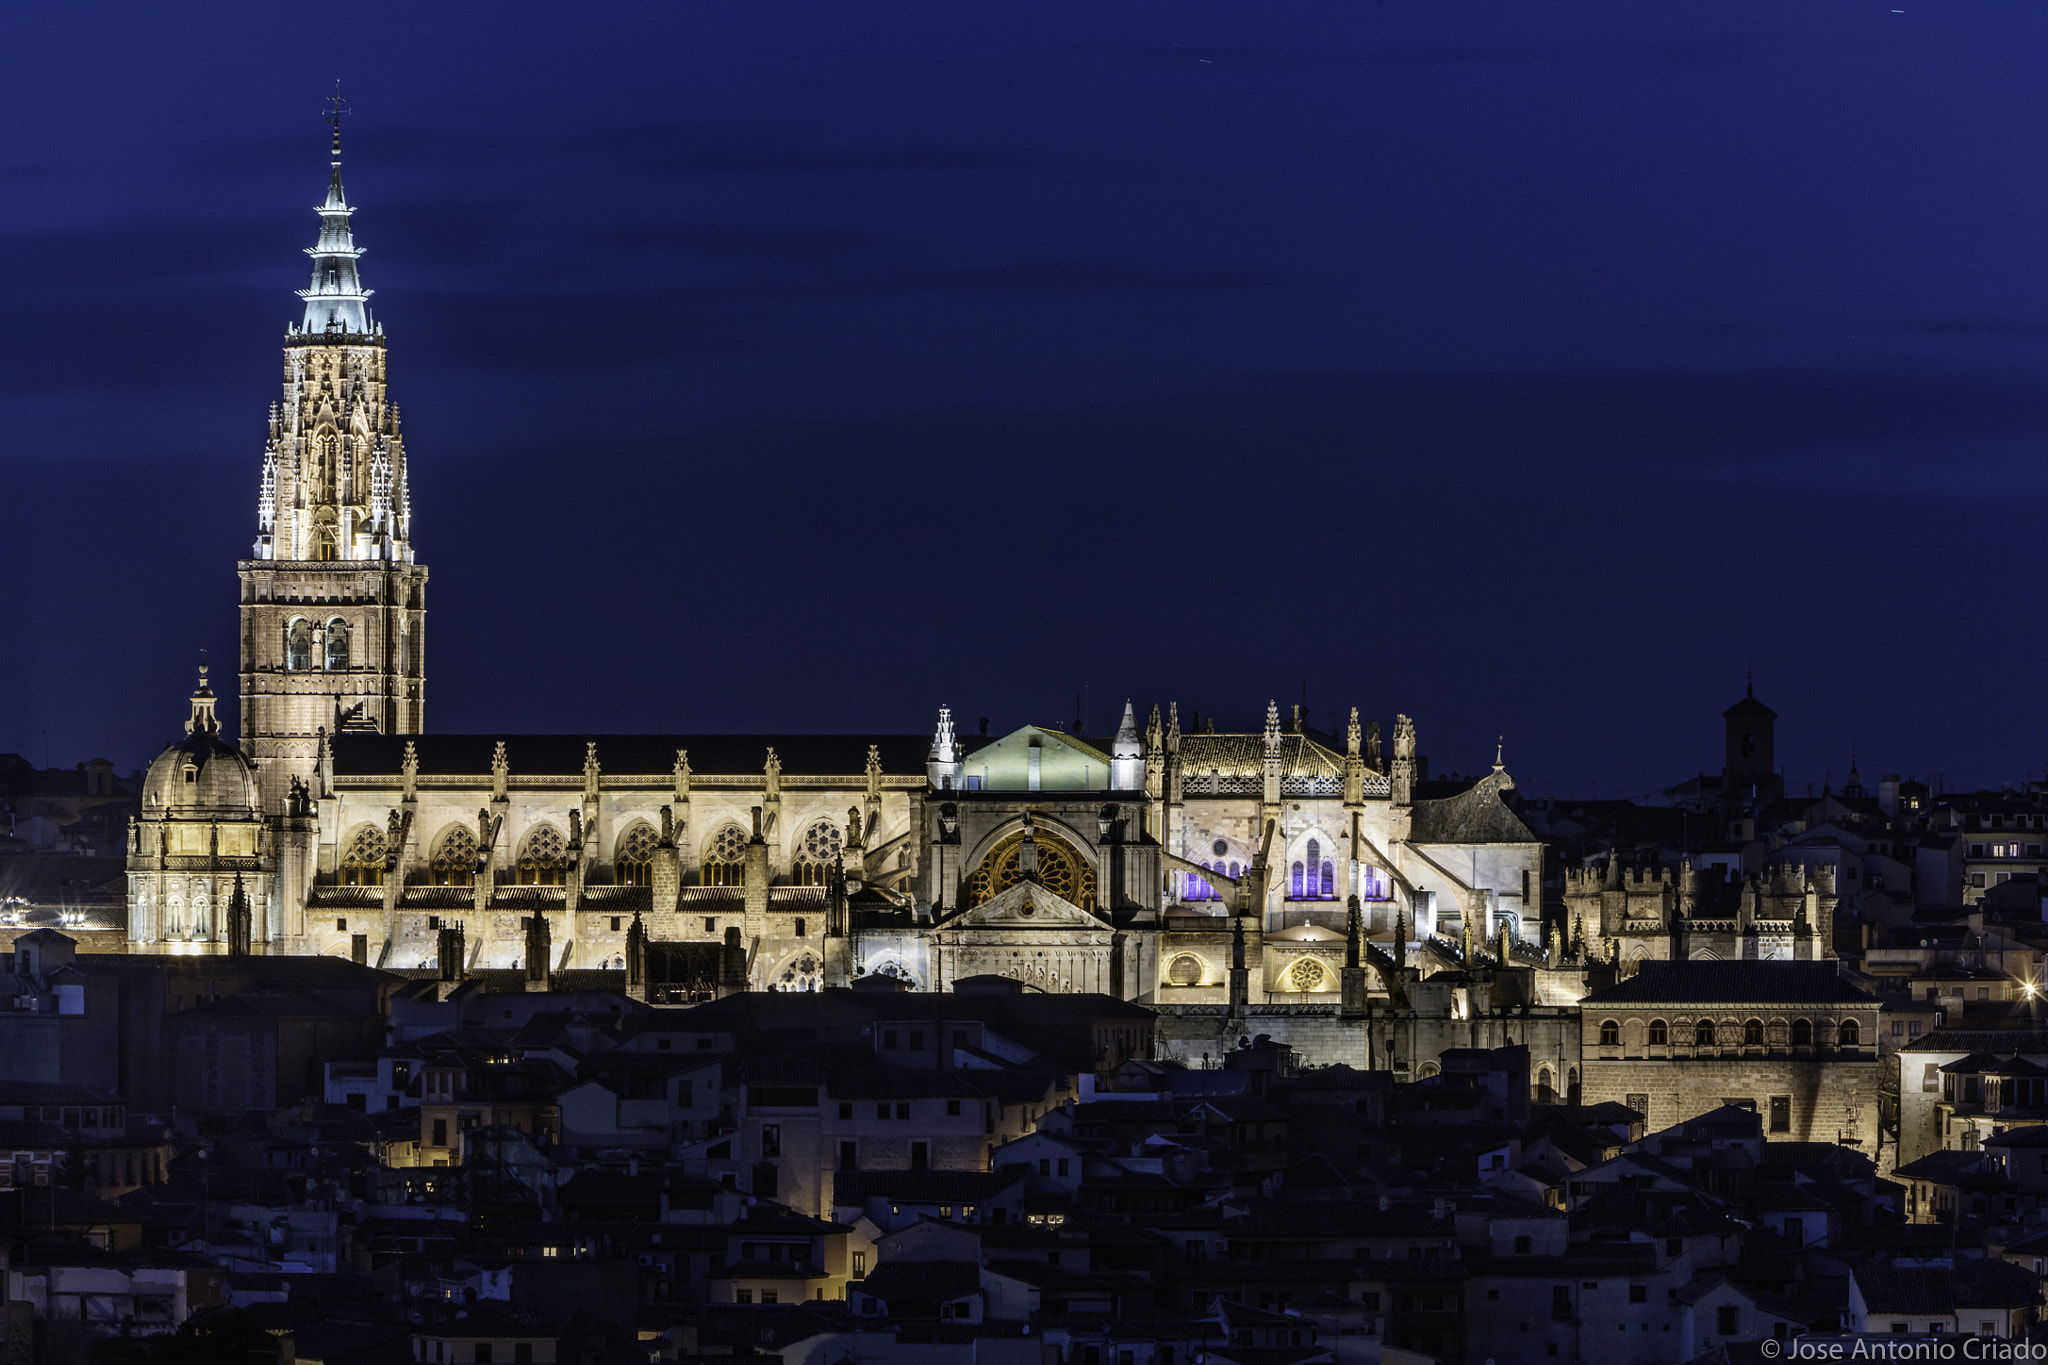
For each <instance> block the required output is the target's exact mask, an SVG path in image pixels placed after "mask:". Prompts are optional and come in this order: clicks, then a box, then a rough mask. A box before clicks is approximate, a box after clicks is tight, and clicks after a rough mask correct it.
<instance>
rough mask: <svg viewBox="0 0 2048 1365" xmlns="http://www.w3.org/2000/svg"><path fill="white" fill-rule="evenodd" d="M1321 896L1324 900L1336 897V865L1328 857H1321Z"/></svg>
mask: <svg viewBox="0 0 2048 1365" xmlns="http://www.w3.org/2000/svg"><path fill="white" fill-rule="evenodd" d="M1321 894H1322V898H1323V899H1324V900H1326V901H1331V900H1335V899H1337V867H1336V864H1335V863H1334V862H1332V861H1331V860H1330V859H1328V858H1325V859H1323V889H1322V893H1321Z"/></svg>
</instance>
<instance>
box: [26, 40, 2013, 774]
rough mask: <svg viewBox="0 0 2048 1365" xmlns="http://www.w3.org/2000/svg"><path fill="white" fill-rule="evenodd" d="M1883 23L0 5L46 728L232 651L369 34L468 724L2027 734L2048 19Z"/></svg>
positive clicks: (393, 229)
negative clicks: (238, 575)
mask: <svg viewBox="0 0 2048 1365" xmlns="http://www.w3.org/2000/svg"><path fill="white" fill-rule="evenodd" d="M1901 7H1902V8H1903V9H1904V12H1903V13H1900V12H1898V11H1897V10H1895V9H1894V8H1893V7H1892V6H1891V5H1890V4H1888V3H1885V0H1877V3H1856V4H1837V3H1821V2H1819V0H1801V3H1799V4H1797V5H1787V4H1784V3H1783V0H1770V3H1731V2H1730V0H1713V3H1703V4H1693V3H1665V2H1662V0H1660V3H1656V4H1645V3H1642V2H1641V0H1627V3H1612V4H1594V3H1574V4H1532V3H1527V0H1517V2H1516V3H1500V4H1482V3H1471V2H1470V0H1451V2H1449V3H1445V2H1442V0H1429V3H1422V2H1421V0H1393V2H1390V3H1378V4H1374V3H1365V2H1364V0H1345V2H1344V3H1341V4H1309V3H1295V4H1289V5H1285V6H1274V5H1257V6H1254V5H1246V4H1228V5H1226V4H1213V3H1190V0H1173V2H1172V3H1157V4H1145V3H1128V2H1127V3H1118V4H1114V5H1105V4H1102V3H1101V2H1100V0H1089V2H1088V3H1071V4H1070V3H1053V2H1050V0H1032V2H1031V3H1028V4H1026V3H983V2H981V0H969V2H963V0H944V3H934V4H910V3H873V4H863V5H853V4H845V3H832V4H822V5H821V4H802V5H793V4H781V3H773V2H772V0H746V3H716V4H701V3H690V4H639V5H626V4H620V5H561V4H547V5H536V4H520V3H496V4H491V5H469V4H434V5H422V4H417V3H410V4H403V5H387V4H375V3H357V4H348V5H342V6H332V5H330V6H307V5H278V4H275V3H265V4H254V3H247V4H225V3H212V4H207V5H204V6H200V7H178V6H161V5H147V6H146V5H142V4H123V5H85V6H30V5H16V6H12V7H9V9H8V10H7V11H6V14H5V17H4V18H0V52H4V53H5V59H4V60H5V69H6V75H7V79H6V81H5V83H4V86H0V107H4V116H5V124H6V128H7V135H6V137H5V139H4V141H0V478H4V483H0V487H4V489H5V494H4V503H0V505H4V507H5V510H6V513H7V515H6V516H5V518H4V521H0V570H4V573H5V580H4V581H5V589H6V591H5V597H4V603H5V605H4V607H0V751H7V750H16V751H19V752H22V753H24V754H27V755H29V756H30V757H31V758H33V759H34V760H35V761H36V762H38V763H41V762H42V761H43V759H44V754H45V752H46V745H47V753H48V756H49V758H50V759H51V760H52V761H54V762H56V763H59V764H65V765H68V764H71V763H74V762H77V761H79V760H81V759H84V758H87V757H91V756H93V755H96V754H105V755H107V756H108V757H111V758H113V759H114V760H115V761H116V762H117V763H118V764H119V765H120V766H121V767H122V768H123V769H126V768H129V767H132V766H139V765H141V764H143V763H146V762H147V761H148V759H149V757H150V756H152V755H153V754H154V753H155V751H156V749H157V748H158V746H160V745H161V744H162V743H163V742H165V741H166V740H167V739H169V738H170V737H171V736H173V735H174V734H176V733H178V732H179V729H180V723H181V721H182V719H183V716H184V713H185V703H184V696H185V694H186V693H187V692H188V691H189V689H190V682H191V676H192V669H193V665H194V664H195V663H196V662H197V661H198V658H199V652H200V650H202V649H205V650H207V651H208V652H209V653H208V657H209V658H211V659H212V660H213V661H214V662H215V665H216V673H217V674H225V675H226V677H225V678H224V679H223V681H224V682H225V683H226V684H227V685H226V686H225V687H223V689H222V690H223V691H224V692H226V693H229V694H231V693H232V691H233V682H232V675H233V668H234V664H233V660H234V657H235V654H234V647H235V608H234V602H235V588H236V580H235V572H234V570H235V561H236V560H237V559H238V558H240V557H242V556H244V555H246V554H248V553H249V547H250V542H251V540H252V539H253V537H254V534H255V514H256V483H257V472H258V460H259V456H260V454H261V449H262V440H263V434H264V414H265V410H266V408H267V405H268V404H269V403H270V402H271V401H272V400H273V399H274V398H275V397H276V396H277V392H278V387H277V386H278V375H279V355H278V347H279V345H280V343H281V340H282V333H283V329H284V327H285V325H286V324H287V323H288V322H290V321H293V320H295V319H296V318H297V317H298V315H299V303H298V300H297V299H296V298H295V297H294V295H293V291H294V290H296V289H299V288H302V287H304V286H305V284H306V277H307V273H308V266H307V262H306V257H305V255H304V254H303V248H305V247H306V246H309V245H310V244H311V243H312V241H313V237H314V229H315V226H316V220H315V217H314V214H313V212H312V207H313V205H314V204H316V203H317V202H318V201H319V198H320V196H321V194H322V192H323V189H324V186H325V182H326V174H327V170H326V157H325V146H324V140H325V137H326V127H325V125H323V124H322V123H321V122H320V121H319V117H318V116H319V113H320V110H321V107H322V99H323V97H324V96H325V94H326V93H328V91H329V89H330V88H331V87H332V84H333V82H334V80H335V78H336V77H337V76H338V77H340V78H341V80H342V81H343V83H344V88H345V91H346V93H347V96H348V99H349V103H350V104H351V105H352V106H353V108H354V110H355V114H354V116H353V117H352V118H351V119H350V120H349V121H348V122H347V124H346V128H345V138H346V153H345V156H346V162H347V164H346V170H345V174H346V183H347V186H348V191H349V197H350V199H351V201H352V202H353V203H354V204H356V205H357V206H358V208H359V212H358V213H357V214H356V217H355V224H354V225H355V230H356V239H357V242H358V243H359V244H360V245H363V246H366V247H367V248H368V254H367V256H366V257H365V260H364V262H363V272H364V278H365V280H366V282H367V283H368V284H369V285H370V286H371V287H372V288H374V289H375V290H376V291H377V294H376V297H375V298H374V299H373V300H372V301H371V306H372V308H373V310H374V311H375V313H376V316H377V318H378V320H379V321H380V322H382V323H383V325H384V327H385V329H386V331H387V332H388V334H389V336H390V339H391V374H392V382H393V392H394V394H395V396H396V398H397V399H398V401H399V403H400V404H401V407H402V409H403V412H404V417H405V432H406V437H407V450H408V453H409V455H410V458H411V462H412V471H413V507H414V536H413V539H414V544H415V546H416V548H417V550H418V552H419V555H420V558H421V559H422V560H423V561H424V562H425V563H427V564H428V565H429V566H430V567H431V570H432V575H433V577H432V583H431V587H430V592H429V598H428V602H429V606H430V608H431V610H430V612H429V616H428V637H427V639H428V643H427V650H428V652H427V664H428V687H427V720H428V725H429V728H431V729H433V730H439V731H461V730H488V729H501V730H512V731H554V730H563V731H595V732H603V731H621V730H678V731H716V730H788V731H807V730H808V731H856V730H885V731H904V730H923V729H928V728H929V726H930V723H931V718H932V715H933V711H934V708H935V707H936V706H937V704H938V703H939V702H941V701H946V702H950V703H951V704H952V705H953V706H954V707H955V709H956V710H957V711H959V712H960V713H962V714H963V716H964V717H965V718H966V721H967V724H968V725H969V726H970V727H971V726H972V724H973V720H974V718H975V717H978V716H982V715H986V716H988V717H990V718H991V722H992V728H994V729H995V730H997V731H1000V730H1003V729H1005V728H1008V727H1011V726H1013V725H1016V724H1020V723H1023V722H1026V721H1037V722H1040V723H1049V722H1052V721H1055V720H1064V721H1067V722H1068V723H1071V721H1072V718H1073V716H1074V712H1075V695H1076V694H1077V693H1079V692H1081V691H1082V690H1083V688H1084V686H1085V688H1086V689H1087V696H1088V701H1089V707H1088V720H1089V722H1090V729H1091V730H1092V729H1097V728H1102V727H1107V726H1109V725H1111V724H1112V723H1113V721H1114V716H1115V714H1116V711H1117V710H1119V709H1120V707H1121V703H1122V700H1123V698H1124V697H1126V696H1130V697H1133V698H1135V699H1137V700H1138V701H1139V703H1140V706H1141V709H1142V707H1143V706H1144V705H1146V704H1148V703H1149V702H1151V701H1152V700H1154V699H1160V700H1163V699H1166V698H1169V697H1172V698H1178V700H1179V701H1180V704H1181V708H1182V715H1183V717H1187V716H1188V714H1189V713H1190V712H1191V711H1194V710H1200V711H1201V712H1203V713H1204V714H1205V715H1214V716H1216V717H1217V718H1218V720H1219V722H1220V723H1221V724H1222V725H1223V726H1224V727H1225V728H1232V727H1247V726H1252V725H1256V724H1257V723H1258V720H1259V717H1260V715H1261V714H1262V712H1263V709H1264V704H1265V702H1266V699H1267V698H1268V697H1277V698H1278V699H1280V700H1281V702H1282V703H1283V705H1285V704H1287V703H1289V702H1293V701H1297V700H1299V699H1300V698H1301V696H1302V695H1303V690H1304V688H1305V689H1306V695H1307V699H1308V704H1309V708H1310V719H1311V723H1312V724H1316V725H1330V724H1333V723H1336V722H1337V721H1338V719H1339V717H1340V716H1341V714H1342V711H1343V710H1344V709H1345V708H1348V707H1350V706H1352V705H1358V706H1360V707H1362V708H1363V709H1364V712H1365V714H1366V715H1367V716H1369V717H1374V718H1378V719H1380V720H1381V721H1382V722H1383V723H1385V722H1390V721H1391V719H1392V716H1393V714H1394V713H1395V712H1396V711H1406V712H1408V713H1410V714H1412V715H1413V716H1415V717H1416V719H1417V724H1418V727H1419V729H1420V733H1421V739H1422V748H1423V750H1424V751H1425V752H1426V753H1427V754H1428V755H1429V756H1430V758H1431V759H1432V762H1433V764H1434V766H1435V767H1436V768H1437V769H1438V770H1439V771H1442V770H1445V769H1463V770H1467V771H1469V770H1471V769H1472V768H1474V767H1482V768H1483V766H1484V765H1485V764H1486V763H1488V762H1490V761H1491V759H1492V756H1493V746H1494V740H1495V736H1496V735H1501V734H1504V735H1505V736H1506V744H1507V759H1508V763H1509V767H1510V768H1511V770H1512V771H1513V772H1514V773H1515V774H1516V776H1517V777H1518V778H1519V779H1520V781H1521V782H1522V784H1523V786H1524V788H1525V790H1527V791H1530V792H1532V793H1534V794H1538V795H1541V794H1545V793H1552V792H1554V793H1556V794H1558V795H1568V794H1577V795H1591V794H1602V795H1613V794H1616V793H1618V792H1622V791H1626V792H1630V793H1636V792H1641V791H1643V790H1646V789H1648V788H1651V787H1658V786H1662V785H1664V784H1666V783H1668V782H1671V781H1674V780H1677V779H1679V778H1681V777H1684V776H1688V775H1690V774H1691V773H1693V772H1694V771H1697V770H1699V769H1702V768H1708V769H1718V767H1719V765H1720V720H1719V713H1720V711H1721V709H1722V708H1723V707H1725V706H1726V705H1728V704H1729V703H1730V702H1731V701H1733V700H1735V699H1736V698H1738V697H1740V696H1741V695H1742V688H1743V676H1744V672H1745V670H1746V669H1749V668H1752V667H1753V668H1754V670H1755V676H1756V686H1757V692H1758V695H1760V696H1761V697H1763V698H1764V699H1765V700H1767V701H1768V702H1770V703H1771V705H1773V706H1774V707H1776V708H1777V710H1778V711H1779V712H1780V713H1781V715H1782V717H1783V718H1782V720H1781V721H1780V725H1779V736H1780V737H1779V755H1780V760H1781V762H1782V763H1784V764H1785V766H1786V767H1787V769H1788V774H1789V776H1790V778H1791V779H1792V780H1793V781H1794V782H1795V783H1804V782H1808V781H1811V782H1815V783H1818V782H1819V781H1821V780H1822V778H1823V775H1824V774H1826V773H1827V772H1829V771H1830V770H1832V773H1833V777H1834V780H1835V781H1836V782H1837V783H1839V782H1840V781H1841V779H1842V776H1843V774H1844V772H1845V770H1846V769H1847V767H1848V765H1849V758H1850V750H1851V746H1852V744H1855V745H1856V746H1857V747H1858V749H1859V752H1860V757H1861V760H1862V770H1863V773H1864V775H1865V777H1866V778H1867V779H1869V780H1872V781H1874V780H1875V777H1876V775H1877V773H1878V772H1880V771H1883V770H1900V771H1905V772H1911V773H1916V774H1920V775H1922V776H1926V775H1929V774H1932V773H1942V774H1945V775H1946V780H1947V782H1948V783H1949V785H1951V786H1956V785H1962V784H1974V783H1997V782H2002V781H2004V782H2011V781H2019V780H2022V779H2024V778H2025V777H2027V776H2028V775H2030V774H2033V775H2039V774H2040V772H2041V771H2042V768H2043V765H2044V763H2048V720H2044V716H2043V711H2042V707H2041V705H2040V702H2041V697H2042V686H2041V678H2042V671H2043V666H2044V663H2048V637H2044V633H2043V630H2042V627H2041V620H2042V613H2041V600H2042V587H2043V584H2042V573H2041V568H2040V558H2041V553H2040V546H2041V543H2042V534H2041V522H2042V517H2043V512H2044V504H2048V499H2044V496H2043V495H2044V475H2043V464H2042V458H2041V451H2042V445H2043V441H2044V438H2048V382H2044V377H2043V364H2044V361H2048V278H2044V275H2048V263H2044V259H2043V250H2042V247H2043V243H2044V242H2048V192H2044V177H2048V86H2044V84H2043V81H2042V78H2041V72H2042V70H2043V56H2044V53H2048V7H2044V6H2043V5H2041V4H2040V3H2039V0H1980V2H1979V3H1972V4H1969V5H1956V4H1952V3H1951V4H1943V5H1935V4H1930V3H1925V2H1924V0H1902V5H1901ZM225 709H226V710H228V711H230V712H231V710H232V708H231V707H229V708H225Z"/></svg>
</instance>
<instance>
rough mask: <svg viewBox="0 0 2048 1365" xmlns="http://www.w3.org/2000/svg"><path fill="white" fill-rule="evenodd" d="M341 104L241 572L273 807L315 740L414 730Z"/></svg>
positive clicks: (301, 774)
mask: <svg viewBox="0 0 2048 1365" xmlns="http://www.w3.org/2000/svg"><path fill="white" fill-rule="evenodd" d="M343 112H344V110H343V108H342V105H341V98H340V91H339V89H338V88H337V90H336V92H335V98H334V102H333V109H332V110H331V112H330V113H329V114H328V116H327V119H328V122H329V124H330V125H331V126H332V129H333V132H332V136H331V138H330V142H329V148H330V150H329V153H328V161H329V174H328V184H327V198H326V201H325V202H324V203H323V204H321V205H320V207H319V208H318V209H317V210H316V212H317V213H318V214H319V215H320V235H319V238H318V240H317V241H316V242H315V244H314V245H313V246H312V247H311V248H309V249H308V254H309V255H311V256H312V258H313V279H312V284H311V286H310V287H309V288H307V289H302V290H300V291H299V297H300V298H301V299H303V300H304V301H305V314H304V317H303V319H302V320H301V321H300V322H298V323H294V324H293V325H291V326H289V327H288V328H287V329H286V332H285V336H284V390H283V393H282V395H281V400H280V401H279V402H276V403H273V404H272V405H271V407H270V414H269V422H268V430H267V432H266V438H265V441H264V446H263V467H262V473H261V478H260V482H259V484H258V492H257V503H256V518H257V525H256V542H255V545H254V547H253V549H252V551H251V553H250V555H249V558H247V559H245V560H243V561H242V562H241V564H240V566H239V569H240V574H241V580H242V582H241V593H240V599H241V617H242V622H241V624H242V630H241V637H242V648H241V670H240V671H241V692H242V705H241V719H242V735H241V741H242V747H243V749H244V750H245V751H246V752H247V753H248V754H249V756H250V757H251V758H252V759H254V760H255V762H256V767H257V778H258V781H259V783H260V784H261V786H262V789H263V795H264V804H265V806H266V807H267V808H269V809H271V810H273V811H281V810H282V803H283V801H284V800H285V797H286V794H287V792H288V791H289V789H290V785H291V782H292V781H293V779H295V778H296V779H298V780H301V781H305V780H307V779H309V778H310V777H311V776H312V775H313V766H314V759H313V755H314V748H315V737H316V736H317V735H319V734H320V733H321V732H322V731H325V732H326V733H327V734H329V735H341V734H346V733H348V732H351V731H369V730H374V731H378V732H380V733H382V734H387V735H394V734H399V735H403V734H418V733H419V732H420V729H421V726H422V723H423V719H424V715H423V712H424V705H423V698H422V692H423V690H424V687H425V676H426V667H425V659H424V657H423V656H424V654H425V638H426V637H425V618H426V612H425V607H426V580H427V571H426V568H425V566H424V565H421V564H419V563H418V562H417V561H416V560H415V559H414V557H413V550H412V494H411V487H410V480H409V478H408V476H407V469H406V451H405V442H404V439H403V438H402V437H401V436H400V434H399V423H398V408H397V406H396V405H395V404H393V403H392V402H391V400H390V393H389V388H388V386H387V383H386V372H385V359H386V352H385V338H384V331H383V329H382V328H381V327H379V326H377V324H376V323H375V322H374V321H373V320H372V319H371V317H370V315H369V311H368V309H367V308H366V306H365V300H367V299H368V298H369V291H368V290H366V289H364V288H363V287H362V282H361V280H360V279H359V278H358V276H357V273H356V262H357V258H358V257H360V256H361V255H362V252H361V250H360V249H359V248H358V247H357V246H356V244H355V240H354V238H353V237H352V236H351V235H350V231H349V216H350V214H351V213H353V212H354V210H353V209H352V208H351V207H350V206H349V203H348V197H347V195H346V194H344V193H343V191H342V187H341V115H342V113H343Z"/></svg>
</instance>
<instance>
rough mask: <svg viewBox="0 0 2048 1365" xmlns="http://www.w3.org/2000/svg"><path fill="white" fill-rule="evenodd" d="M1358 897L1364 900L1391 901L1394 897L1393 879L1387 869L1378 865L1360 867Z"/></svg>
mask: <svg viewBox="0 0 2048 1365" xmlns="http://www.w3.org/2000/svg"><path fill="white" fill-rule="evenodd" d="M1358 898H1359V899H1360V900H1364V901H1390V900H1392V899H1393V898H1394V883H1393V879H1392V878H1390V877H1388V876H1387V874H1386V872H1385V870H1384V869H1381V868H1377V867H1361V868H1359V869H1358Z"/></svg>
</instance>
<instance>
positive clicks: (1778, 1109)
mask: <svg viewBox="0 0 2048 1365" xmlns="http://www.w3.org/2000/svg"><path fill="white" fill-rule="evenodd" d="M1771 1131H1772V1132H1774V1133H1789V1132H1791V1131H1792V1097H1791V1096H1790V1095H1773V1096H1771Z"/></svg>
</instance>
